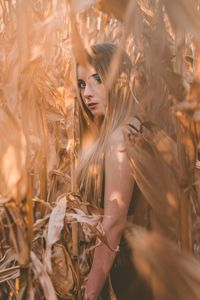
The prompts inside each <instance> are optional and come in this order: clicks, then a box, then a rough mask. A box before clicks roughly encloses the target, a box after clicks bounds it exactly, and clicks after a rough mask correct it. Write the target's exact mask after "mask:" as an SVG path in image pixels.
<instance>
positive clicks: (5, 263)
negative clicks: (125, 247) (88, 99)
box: [0, 0, 200, 300]
mask: <svg viewBox="0 0 200 300" xmlns="http://www.w3.org/2000/svg"><path fill="white" fill-rule="evenodd" d="M199 5H200V1H199V0H190V1H188V0H130V1H129V0H126V1H120V0H99V1H94V0H9V1H4V0H1V1H0V45H1V47H0V71H1V72H0V299H9V300H11V299H12V300H15V299H20V300H22V299H23V300H29V299H30V300H32V299H36V300H40V299H48V300H54V299H67V300H69V299H82V298H81V297H82V291H83V290H84V280H85V276H86V274H87V272H88V270H89V266H90V255H89V253H90V252H91V251H92V249H93V248H94V247H95V242H96V243H99V242H103V243H106V245H107V246H108V247H109V244H108V243H107V240H106V238H105V236H104V232H103V229H102V226H101V219H102V214H103V212H102V210H101V209H100V208H97V207H94V206H92V205H90V204H89V203H87V202H86V201H85V199H81V198H80V196H79V194H78V193H77V191H78V187H77V186H76V180H75V168H76V163H77V160H76V158H77V153H78V149H79V125H78V109H77V103H76V92H75V91H76V86H75V84H76V79H75V60H76V59H79V61H82V62H83V63H84V60H85V57H84V53H85V52H84V48H86V49H87V50H88V51H90V46H91V45H92V44H94V43H96V42H102V41H110V42H114V43H116V44H118V45H120V47H122V48H125V49H126V51H127V52H128V53H129V55H130V57H131V60H132V62H133V65H134V69H133V74H132V79H131V82H130V84H131V85H132V93H133V95H134V99H135V102H136V110H135V112H133V115H139V116H140V117H141V119H142V126H141V128H137V127H136V129H137V130H135V129H133V130H130V132H129V133H128V135H127V140H126V142H127V151H128V155H129V158H130V163H131V166H132V170H133V175H134V177H135V179H136V182H137V184H138V186H139V188H140V190H141V191H142V193H143V194H144V196H145V199H146V200H141V201H145V203H146V204H145V205H146V206H145V214H143V215H142V217H141V215H140V212H139V213H138V216H136V218H137V219H138V218H139V221H138V224H140V225H142V226H141V227H137V226H135V225H133V222H132V221H133V220H131V222H130V224H129V226H128V229H127V230H126V237H127V240H128V242H129V243H130V246H131V249H132V250H133V262H134V264H135V266H136V268H137V270H138V271H139V273H140V274H141V275H142V276H143V277H144V278H145V279H146V280H147V281H148V283H149V284H150V287H151V288H152V290H153V294H154V296H155V299H156V300H169V299H170V300H173V299H174V300H175V299H176V300H179V299H180V300H189V299H192V300H197V299H200V262H199V259H200V182H199V181H200V175H199V172H200V171H199V169H200V159H199V154H198V153H199V152H200V139H199V137H200V125H199V121H200V106H199V100H200V42H199V41H200V39H199V35H200V11H199ZM119 55H120V48H119V51H118V52H117V53H116V57H114V59H113V62H112V66H111V68H110V69H111V70H110V73H109V77H108V86H109V84H110V85H111V84H112V81H113V79H114V76H115V70H116V66H117V64H118V58H119ZM139 200H140V199H139ZM147 223H148V226H147ZM149 224H150V227H151V229H152V230H151V231H148V230H146V229H147V227H149ZM142 227H143V228H142ZM145 228H146V229H145ZM80 230H81V232H82V235H83V236H84V239H85V241H86V243H83V244H82V246H81V248H80V243H79V237H78V236H79V235H78V232H79V231H80ZM96 237H98V238H97V239H96ZM95 239H96V240H95ZM113 297H114V296H113ZM113 299H114V298H113ZM133 299H134V295H133ZM124 300H126V299H124ZM137 300H139V299H137Z"/></svg>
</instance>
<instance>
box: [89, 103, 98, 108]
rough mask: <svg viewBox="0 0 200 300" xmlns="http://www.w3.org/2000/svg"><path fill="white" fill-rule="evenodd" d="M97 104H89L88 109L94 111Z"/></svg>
mask: <svg viewBox="0 0 200 300" xmlns="http://www.w3.org/2000/svg"><path fill="white" fill-rule="evenodd" d="M97 104H98V103H89V104H88V107H89V108H90V109H95V108H96V106H97Z"/></svg>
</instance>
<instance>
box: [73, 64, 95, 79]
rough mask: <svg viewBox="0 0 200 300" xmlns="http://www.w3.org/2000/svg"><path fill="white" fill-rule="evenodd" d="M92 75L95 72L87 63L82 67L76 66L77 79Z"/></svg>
mask: <svg viewBox="0 0 200 300" xmlns="http://www.w3.org/2000/svg"><path fill="white" fill-rule="evenodd" d="M94 73H96V70H95V69H94V67H93V66H92V65H90V64H89V63H88V64H87V65H84V66H83V65H78V68H77V75H78V78H81V79H83V78H88V77H90V76H91V75H93V74H94Z"/></svg>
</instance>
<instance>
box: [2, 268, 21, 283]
mask: <svg viewBox="0 0 200 300" xmlns="http://www.w3.org/2000/svg"><path fill="white" fill-rule="evenodd" d="M19 276H20V267H19V266H14V267H11V268H7V269H3V270H1V271H0V283H2V282H6V281H9V280H13V279H16V278H17V277H19Z"/></svg>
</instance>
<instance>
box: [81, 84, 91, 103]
mask: <svg viewBox="0 0 200 300" xmlns="http://www.w3.org/2000/svg"><path fill="white" fill-rule="evenodd" d="M83 96H84V97H85V98H88V99H89V98H91V97H92V96H93V91H92V88H91V86H90V84H86V86H85V89H84V93H83Z"/></svg>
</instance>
